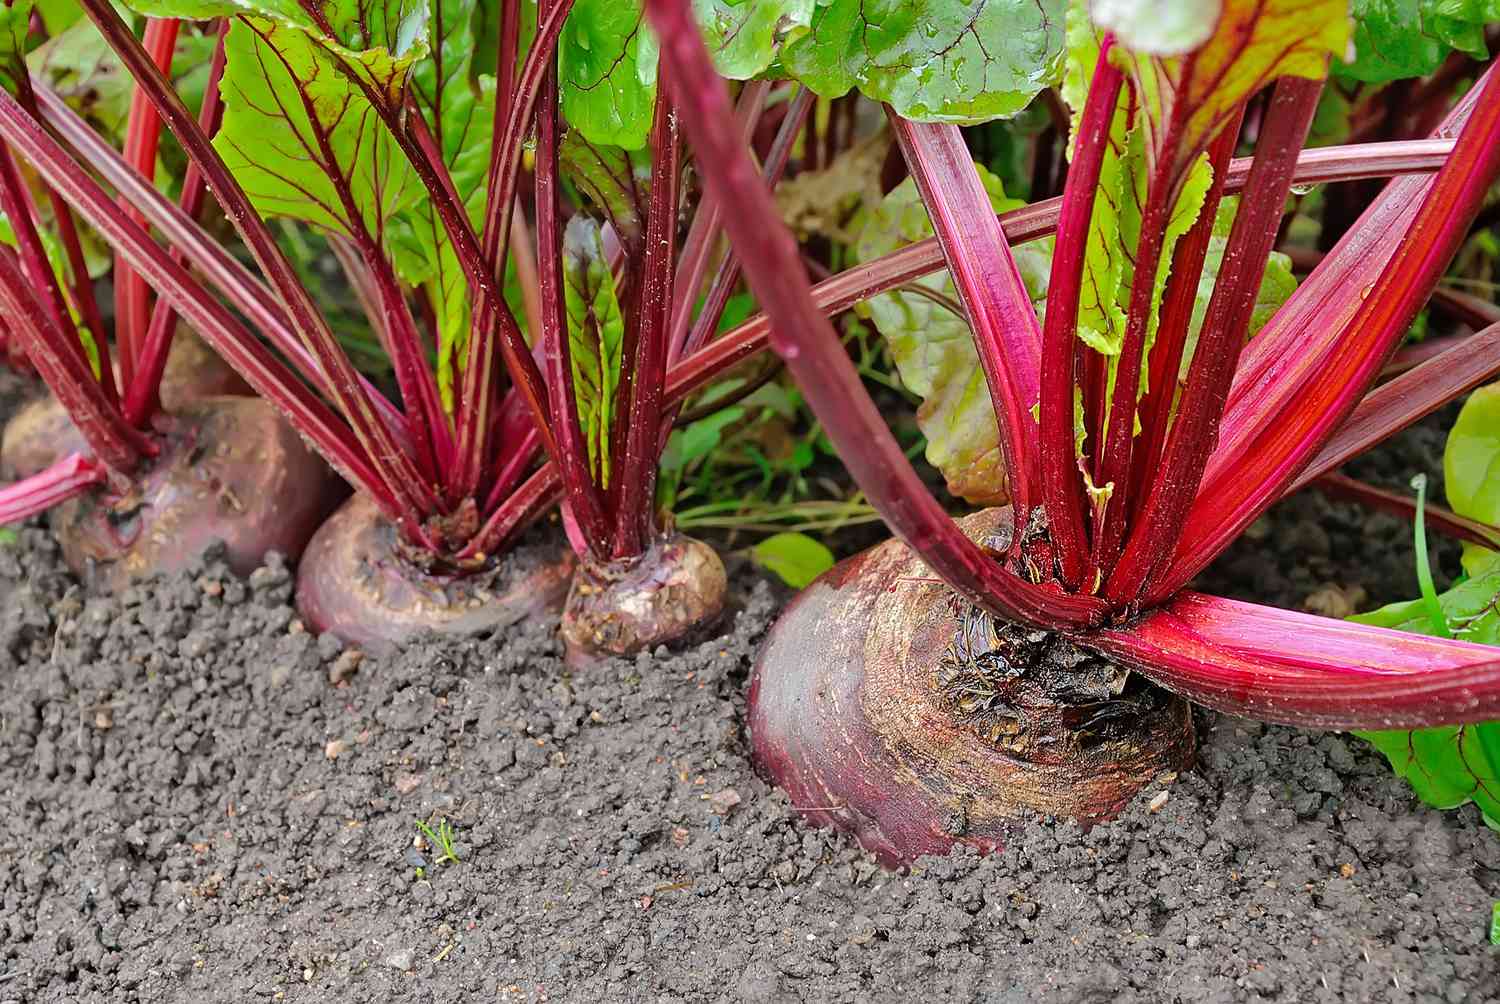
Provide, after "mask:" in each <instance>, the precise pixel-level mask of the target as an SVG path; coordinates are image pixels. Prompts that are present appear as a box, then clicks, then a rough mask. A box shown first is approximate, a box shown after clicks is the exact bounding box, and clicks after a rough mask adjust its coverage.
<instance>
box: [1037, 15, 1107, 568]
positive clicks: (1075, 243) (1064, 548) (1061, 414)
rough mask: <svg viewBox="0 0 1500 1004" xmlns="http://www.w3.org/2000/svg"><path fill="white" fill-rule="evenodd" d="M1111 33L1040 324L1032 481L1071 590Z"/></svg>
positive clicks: (1082, 128) (1081, 536)
mask: <svg viewBox="0 0 1500 1004" xmlns="http://www.w3.org/2000/svg"><path fill="white" fill-rule="evenodd" d="M1113 47H1114V37H1113V36H1112V35H1107V36H1105V38H1104V41H1103V42H1102V43H1101V45H1100V47H1099V59H1098V61H1097V63H1096V64H1095V68H1094V77H1093V80H1092V81H1091V82H1090V84H1089V93H1088V99H1087V101H1086V102H1085V103H1084V106H1083V115H1082V117H1081V119H1080V120H1079V126H1078V144H1077V147H1076V149H1075V150H1074V153H1073V166H1072V168H1071V169H1070V170H1069V171H1068V175H1067V182H1066V185H1065V187H1064V189H1063V196H1062V209H1061V212H1060V213H1059V216H1058V223H1057V245H1056V248H1055V250H1054V251H1053V255H1052V275H1051V277H1050V280H1049V281H1048V283H1047V316H1046V319H1045V321H1044V322H1043V325H1042V361H1041V367H1042V368H1041V383H1040V390H1039V392H1040V395H1041V414H1040V416H1039V417H1040V420H1041V430H1040V433H1039V450H1038V456H1039V459H1040V465H1041V477H1040V478H1039V486H1040V491H1041V496H1042V503H1043V505H1045V506H1046V509H1047V528H1048V530H1049V532H1050V534H1051V537H1052V543H1053V545H1054V546H1055V547H1056V548H1057V558H1058V562H1059V564H1060V565H1061V568H1062V578H1063V582H1064V584H1066V585H1067V587H1068V588H1069V589H1072V590H1077V589H1078V587H1079V586H1080V585H1081V584H1082V583H1083V579H1084V573H1085V569H1086V566H1087V564H1088V560H1089V542H1088V537H1087V530H1086V528H1085V523H1084V515H1083V513H1084V509H1083V494H1084V489H1083V478H1082V477H1081V475H1080V472H1079V469H1078V456H1077V450H1076V446H1075V442H1074V437H1073V411H1074V403H1073V388H1074V386H1075V385H1076V372H1075V365H1074V363H1075V357H1076V355H1077V351H1078V349H1077V346H1078V302H1079V294H1080V293H1081V291H1082V289H1083V266H1084V258H1085V257H1086V252H1087V248H1088V236H1089V220H1090V219H1091V218H1092V217H1093V212H1094V195H1095V193H1096V192H1097V190H1098V188H1099V172H1100V170H1101V168H1102V167H1103V165H1104V155H1105V154H1106V153H1107V152H1108V149H1109V126H1110V122H1111V120H1112V119H1113V118H1114V115H1115V109H1116V107H1117V106H1118V104H1119V101H1120V90H1121V88H1122V87H1123V86H1124V82H1125V77H1124V74H1122V73H1121V72H1120V71H1119V69H1117V68H1116V67H1115V66H1114V65H1113V64H1112V63H1111V62H1110V61H1109V52H1110V49H1112V48H1113Z"/></svg>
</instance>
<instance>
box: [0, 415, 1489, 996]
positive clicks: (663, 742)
mask: <svg viewBox="0 0 1500 1004" xmlns="http://www.w3.org/2000/svg"><path fill="white" fill-rule="evenodd" d="M1439 428H1440V426H1438V427H1434V426H1428V427H1424V428H1418V429H1416V430H1413V431H1412V432H1410V433H1408V434H1407V435H1406V436H1405V437H1403V438H1402V439H1401V440H1399V441H1398V442H1397V443H1396V444H1394V445H1393V446H1392V447H1389V448H1387V449H1386V450H1385V451H1384V452H1383V453H1382V454H1381V455H1380V456H1378V457H1377V458H1375V459H1374V460H1372V461H1365V462H1364V465H1363V467H1362V468H1361V470H1360V472H1359V473H1361V474H1362V475H1364V476H1367V477H1371V478H1372V479H1374V478H1379V479H1382V480H1385V481H1387V482H1388V483H1394V484H1400V483H1402V481H1404V479H1405V478H1407V477H1409V476H1410V475H1411V474H1412V473H1415V471H1416V470H1421V469H1425V470H1427V471H1428V473H1429V474H1431V475H1440V473H1441V471H1440V464H1439V462H1438V458H1439V456H1440V449H1441V441H1442V440H1441V432H1440V431H1439ZM1409 533H1410V531H1409V528H1408V527H1406V526H1405V525H1403V524H1401V523H1399V522H1397V521H1396V520H1394V519H1391V518H1389V517H1385V516H1378V515H1376V516H1371V515H1368V514H1366V513H1363V512H1361V511H1359V510H1357V509H1354V508H1353V507H1350V506H1347V505H1343V504H1331V503H1328V502H1326V501H1324V500H1323V499H1322V498H1320V497H1318V496H1316V495H1314V494H1305V495H1303V496H1300V497H1298V498H1296V499H1293V500H1291V501H1289V502H1287V503H1284V504H1282V505H1281V506H1280V507H1278V508H1277V509H1276V510H1274V511H1273V513H1272V514H1271V515H1270V516H1268V517H1267V518H1266V519H1265V520H1263V521H1262V522H1261V523H1260V524H1258V525H1257V527H1256V528H1255V530H1254V532H1253V533H1252V535H1251V539H1247V540H1242V541H1241V542H1240V543H1239V544H1238V545H1236V547H1235V549H1233V550H1232V551H1231V552H1229V553H1228V554H1227V555H1226V556H1225V557H1224V558H1223V559H1222V560H1221V561H1220V563H1219V564H1218V565H1217V566H1216V568H1215V570H1214V572H1213V573H1211V576H1212V578H1213V583H1212V585H1213V588H1214V589H1215V590H1217V591H1219V592H1221V593H1231V594H1237V595H1241V596H1246V597H1253V598H1257V599H1260V600H1263V601H1268V602H1275V603H1282V604H1289V605H1300V604H1301V603H1302V602H1303V601H1304V600H1305V599H1306V597H1307V596H1308V595H1309V594H1311V593H1313V592H1316V591H1318V590H1320V589H1324V588H1325V587H1327V586H1329V585H1336V586H1339V587H1343V588H1344V589H1346V590H1347V589H1350V588H1352V587H1356V586H1357V587H1360V588H1362V589H1364V590H1365V592H1366V594H1367V595H1366V599H1365V600H1364V602H1363V606H1364V607H1366V608H1368V607H1369V606H1371V605H1374V604H1376V603H1379V602H1385V601H1388V600H1392V599H1399V598H1406V597H1410V596H1412V595H1415V590H1416V586H1415V579H1414V577H1413V575H1412V572H1411V569H1412V567H1413V566H1412V558H1411V552H1410V543H1409ZM1371 542H1374V544H1372V543H1371ZM1371 546H1378V547H1379V548H1380V552H1381V553H1379V554H1378V555H1376V556H1373V557H1372V556H1370V555H1368V554H1366V553H1363V551H1362V550H1360V549H1362V548H1367V547H1371ZM1455 553H1456V552H1455V550H1454V549H1451V548H1448V547H1444V548H1440V549H1438V551H1437V554H1438V555H1439V558H1440V560H1442V561H1443V562H1444V563H1445V564H1446V566H1447V567H1448V568H1449V569H1450V570H1451V569H1453V568H1454V567H1455V565H1456V561H1455V558H1454V555H1455ZM730 574H731V588H732V592H733V612H732V614H731V615H730V622H729V623H728V625H727V627H726V630H725V633H724V634H723V635H722V636H721V637H718V638H716V639H714V640H711V641H708V642H705V643H704V644H701V645H699V646H697V647H695V648H691V649H689V650H687V651H684V652H681V653H677V654H671V655H668V654H665V653H659V654H658V655H656V656H655V657H648V656H641V657H639V658H637V659H635V660H632V661H615V662H611V663H606V664H603V665H601V666H598V667H597V668H594V669H590V670H585V671H570V670H569V669H568V668H567V667H566V666H565V665H564V663H563V661H562V658H561V649H560V646H559V643H558V642H557V640H556V638H555V635H554V627H555V625H553V624H550V623H534V624H529V625H524V626H521V627H518V628H516V629H514V630H512V631H509V632H508V633H506V634H504V635H501V636H497V637H492V638H477V639H473V640H466V641H447V642H434V643H424V644H417V645H413V646H410V647H408V648H407V649H405V650H404V651H401V652H399V653H398V654H396V655H394V656H392V657H389V658H381V659H377V658H368V659H364V660H363V661H359V662H357V665H356V661H357V660H356V657H354V656H352V655H349V654H347V653H344V652H341V651H340V647H339V646H338V645H337V644H336V643H334V642H333V641H332V639H318V638H315V637H312V636H310V635H309V634H308V633H307V632H306V631H305V630H303V629H302V627H301V624H300V622H298V621H297V619H296V616H295V613H294V611H293V609H292V607H291V605H290V603H289V596H290V591H291V581H292V580H291V576H290V574H289V571H288V570H287V569H286V568H284V567H281V566H278V565H272V566H270V567H268V568H265V569H262V570H260V571H258V572H256V573H255V574H254V575H253V576H251V577H250V579H249V580H248V581H242V580H238V579H236V578H235V577H233V576H232V575H230V574H229V573H228V572H227V571H226V570H225V569H224V568H223V566H222V565H221V564H219V563H217V562H215V561H213V560H212V559H211V558H210V559H206V560H205V561H204V562H203V563H202V564H201V566H200V567H197V568H194V569H191V570H190V571H188V572H187V573H184V574H179V575H176V576H173V577H171V578H167V579H158V580H153V581H148V582H145V583H143V584H141V585H139V586H137V587H134V588H132V589H129V590H127V591H125V592H124V593H122V594H120V595H118V596H114V597H90V596H87V595H84V594H83V592H82V591H81V590H80V589H79V588H78V587H77V585H76V584H75V582H74V580H73V579H72V577H71V576H70V575H69V574H68V573H67V572H66V570H64V569H63V567H62V565H61V562H60V560H59V558H58V555H57V550H56V547H55V545H54V544H53V543H52V541H51V539H50V537H49V536H48V535H47V534H46V533H45V532H44V531H43V530H41V529H38V528H35V527H29V528H26V529H23V530H21V531H20V533H19V535H18V538H17V539H16V540H15V541H14V542H13V543H11V544H9V545H7V546H5V547H4V548H0V660H3V662H0V792H3V805H4V811H3V812H0V1002H9V1001H25V1002H27V1004H32V1002H37V1004H44V1002H61V1001H69V1002H79V1004H86V1002H105V1001H108V1002H133V1001H140V1002H145V1001H150V1002H194V1004H198V1002H207V1001H234V1002H247V1001H260V1000H264V1001H280V1000H285V1001H309V1002H328V1004H339V1002H355V1001H357V1002H361V1004H366V1002H369V1004H374V1002H384V1001H402V1002H405V1001H415V1000H434V1001H456V1000H475V1001H478V1000H486V1001H488V1000H499V1001H507V1000H509V1001H541V1000H550V1001H585V1002H597V1001H609V1002H615V1001H620V1002H633V1001H652V1002H656V1001H770V1002H780V1001H809V1002H811V1001H819V1002H821V1001H898V1000H900V1001H904V1000H912V999H916V998H915V996H914V995H916V994H917V993H918V992H919V991H920V992H922V993H923V994H924V995H930V998H931V999H939V1000H952V1001H986V1002H999V1001H1029V1000H1038V999H1045V1000H1079V1001H1088V1000H1099V1001H1130V1000H1141V1001H1171V1000H1191V1001H1194V1002H1207V1001H1221V1000H1222V1001H1234V1000H1262V999H1265V1000H1285V1001H1316V1000H1362V1001H1379V1000H1402V1001H1404V1000H1412V999H1442V1000H1449V1001H1476V1002H1477V1001H1494V1000H1500V955H1497V950H1495V949H1492V948H1491V947H1490V946H1489V940H1488V926H1489V915H1490V910H1491V904H1492V903H1493V902H1494V901H1495V899H1496V898H1500V837H1497V835H1496V834H1494V833H1492V832H1490V831H1489V830H1487V829H1485V828H1484V826H1483V825H1482V823H1481V821H1480V819H1479V815H1478V813H1477V812H1476V811H1474V810H1473V809H1472V807H1466V808H1463V809H1460V810H1458V811H1455V812H1447V813H1442V812H1435V811H1432V810H1429V809H1425V808H1422V807H1420V806H1419V805H1418V804H1417V802H1416V800H1415V799H1414V798H1413V796H1412V795H1411V794H1410V792H1409V790H1408V789H1407V788H1406V787H1405V785H1404V784H1403V783H1402V782H1400V781H1398V780H1396V779H1395V778H1394V777H1392V775H1391V773H1390V771H1389V769H1388V768H1387V767H1386V766H1385V764H1384V761H1383V760H1382V759H1381V758H1380V756H1379V755H1378V754H1376V753H1375V752H1374V751H1373V750H1372V749H1371V748H1369V747H1367V746H1366V745H1365V744H1364V743H1362V742H1361V741H1359V740H1356V739H1353V738H1351V737H1345V736H1338V735H1327V734H1318V733H1310V732H1302V731H1298V730H1295V729H1286V728H1276V727H1267V726H1262V725H1259V724H1255V723H1250V722H1245V721H1241V720H1237V719H1231V718H1225V717H1219V716H1215V715H1212V714H1203V715H1202V716H1201V717H1200V720H1199V723H1200V741H1201V744H1202V752H1201V757H1200V761H1199V765H1198V767H1197V768H1196V769H1194V770H1193V771H1191V772H1189V773H1186V774H1184V775H1183V776H1181V777H1179V778H1177V779H1176V781H1175V782H1174V783H1170V784H1167V785H1155V786H1153V787H1151V788H1150V789H1148V790H1147V791H1146V792H1144V793H1143V794H1142V796H1141V797H1140V798H1138V799H1137V800H1136V802H1135V803H1134V804H1133V805H1132V806H1131V807H1130V809H1129V810H1128V811H1127V812H1126V814H1125V815H1124V816H1123V818H1122V819H1120V820H1119V821H1118V822H1116V823H1113V824H1110V825H1103V826H1098V827H1095V828H1094V829H1093V830H1091V831H1090V832H1087V833H1085V832H1082V831H1081V830H1080V829H1079V828H1078V827H1077V826H1076V825H1074V824H1072V823H1066V822H1059V821H1055V820H1050V819H1036V820H1033V821H1031V822H1029V823H1028V824H1027V825H1026V826H1025V828H1024V831H1023V832H1021V833H1020V834H1019V835H1018V837H1017V839H1016V840H1015V841H1014V842H1013V844H1012V845H1011V846H1010V847H1009V848H1008V849H1007V850H1006V851H1005V852H1004V853H1000V854H996V855H993V856H991V857H989V858H984V859H981V858H978V857H974V856H970V855H963V854H955V855H954V856H952V857H950V858H947V859H925V860H923V861H922V862H920V863H919V864H918V865H917V867H915V868H914V869H913V870H912V872H911V874H909V875H897V874H892V873H889V872H886V871H883V870H881V869H880V868H879V867H877V866H876V865H875V864H874V863H873V862H872V860H871V859H870V858H869V857H868V856H867V855H864V854H862V853H861V852H860V851H859V850H858V849H857V848H856V847H853V846H852V845H851V844H850V843H849V842H848V841H847V840H845V839H842V838H838V837H834V836H832V835H831V834H829V833H827V832H817V831H813V830H810V829H808V828H807V827H805V826H804V825H803V824H801V823H800V822H799V821H798V819H797V816H796V813H795V812H793V811H792V809H791V808H790V807H789V806H788V805H787V803H786V800H785V798H784V797H783V796H781V795H780V794H778V793H776V792H774V791H772V790H770V789H768V788H767V786H766V785H765V784H764V783H763V782H762V781H760V780H759V779H758V778H757V777H756V776H755V773H754V771H753V770H752V768H751V766H750V764H749V762H748V760H747V757H746V751H747V743H746V739H745V735H744V733H743V729H742V722H743V721H744V710H745V709H744V699H745V686H746V678H747V674H748V671H749V667H750V664H751V659H752V657H753V655H754V653H755V650H756V647H757V645H758V643H759V642H760V640H761V638H762V636H763V635H764V633H765V631H766V629H767V627H768V626H769V624H770V623H771V621H772V619H773V618H774V616H775V614H776V612H777V610H778V609H779V607H780V606H781V604H782V603H783V602H784V601H785V600H786V598H787V593H786V591H785V590H784V589H783V588H781V587H779V586H778V585H776V584H774V583H772V582H770V581H768V580H766V579H765V578H764V577H763V576H762V575H761V574H760V573H759V572H758V571H756V570H755V569H753V568H752V567H749V566H748V565H746V564H744V563H743V562H737V561H732V562H731V568H730ZM331 680H333V681H336V682H330V681H331ZM438 819H447V820H450V821H451V823H452V825H453V827H454V829H455V832H456V838H457V847H456V852H457V855H458V858H459V860H458V862H457V863H445V864H439V863H437V861H436V860H435V858H436V854H435V853H434V851H433V849H431V848H420V847H417V846H414V838H416V837H417V836H418V829H417V826H416V821H417V820H423V821H431V822H435V821H436V820H438Z"/></svg>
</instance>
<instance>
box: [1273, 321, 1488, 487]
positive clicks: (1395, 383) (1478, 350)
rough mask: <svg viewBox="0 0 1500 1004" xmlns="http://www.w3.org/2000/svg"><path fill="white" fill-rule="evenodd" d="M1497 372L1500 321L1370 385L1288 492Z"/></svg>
mask: <svg viewBox="0 0 1500 1004" xmlns="http://www.w3.org/2000/svg"><path fill="white" fill-rule="evenodd" d="M1497 373H1500V323H1496V324H1491V325H1490V326H1489V327H1487V328H1485V329H1484V330H1483V331H1480V332H1477V333H1475V334H1473V335H1470V336H1469V337H1468V338H1465V339H1463V340H1462V341H1460V342H1459V343H1458V344H1456V345H1453V346H1452V347H1450V348H1448V349H1447V350H1446V351H1444V352H1443V353H1442V354H1440V355H1438V356H1436V357H1434V358H1432V359H1429V360H1427V361H1426V362H1424V363H1422V364H1421V365H1419V366H1416V367H1413V368H1412V369H1410V370H1408V371H1406V372H1405V373H1402V374H1401V375H1400V376H1397V377H1395V378H1393V379H1391V380H1388V381H1386V382H1385V383H1383V384H1381V385H1380V386H1379V387H1376V388H1375V389H1374V390H1372V391H1371V392H1370V393H1369V394H1368V395H1366V396H1365V398H1364V399H1363V400H1362V401H1360V402H1359V404H1358V405H1356V406H1355V408H1354V411H1353V412H1351V413H1350V415H1349V418H1348V419H1347V420H1346V421H1345V422H1344V423H1343V424H1342V425H1340V426H1339V427H1338V431H1337V432H1335V433H1334V434H1333V435H1332V436H1331V437H1329V439H1328V442H1326V443H1324V444H1323V447H1322V449H1320V450H1318V452H1317V454H1316V455H1315V456H1314V457H1313V458H1312V460H1310V461H1309V462H1308V464H1307V466H1306V467H1305V468H1303V470H1302V472H1301V473H1300V474H1298V475H1297V477H1296V479H1295V480H1293V481H1292V483H1291V485H1290V486H1289V487H1288V488H1287V491H1288V492H1289V493H1290V492H1294V491H1296V490H1297V489H1298V488H1301V487H1302V486H1303V485H1305V484H1307V483H1308V482H1309V481H1312V480H1313V479H1314V478H1317V477H1319V476H1321V475H1322V474H1324V473H1325V472H1327V471H1331V470H1333V469H1334V468H1336V467H1338V466H1339V465H1341V464H1343V463H1344V462H1345V461H1347V460H1349V459H1351V458H1353V457H1356V456H1358V455H1359V454H1361V453H1363V452H1364V451H1365V450H1368V449H1369V448H1370V447H1372V446H1374V445H1375V444H1376V443H1379V442H1381V441H1382V440H1384V439H1385V438H1386V437H1388V436H1390V435H1392V434H1394V433H1396V432H1399V431H1400V430H1402V429H1404V428H1406V427H1407V426H1409V425H1411V424H1412V423H1413V422H1416V421H1418V420H1419V419H1421V418H1423V417H1424V416H1426V415H1430V414H1432V413H1433V412H1434V411H1437V410H1438V409H1439V408H1441V407H1442V406H1443V405H1445V404H1447V403H1448V402H1449V401H1453V400H1456V399H1457V398H1459V397H1461V396H1463V395H1464V394H1467V393H1468V392H1469V391H1471V390H1473V389H1474V388H1475V387H1478V386H1479V385H1480V384H1482V383H1485V382H1486V381H1488V380H1490V379H1492V378H1493V377H1494V376H1495V375H1496V374H1497Z"/></svg>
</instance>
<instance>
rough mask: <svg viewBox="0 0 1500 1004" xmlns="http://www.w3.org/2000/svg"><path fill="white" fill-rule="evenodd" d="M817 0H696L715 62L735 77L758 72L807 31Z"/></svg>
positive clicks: (696, 7) (746, 78)
mask: <svg viewBox="0 0 1500 1004" xmlns="http://www.w3.org/2000/svg"><path fill="white" fill-rule="evenodd" d="M815 6H816V3H815V0H693V13H694V14H696V15H697V17H698V25H699V27H700V28H701V29H702V30H703V41H704V43H705V44H706V45H707V46H708V51H709V52H710V53H711V54H712V55H713V57H714V66H715V68H716V69H718V71H719V72H720V73H721V74H723V75H724V76H726V77H729V78H730V79H732V80H749V79H750V78H751V77H755V76H759V75H760V74H761V73H763V72H765V70H766V68H767V67H769V66H770V65H771V63H772V62H773V61H775V59H776V56H777V53H778V52H779V51H780V49H781V47H782V46H783V45H786V44H788V43H790V42H793V41H795V40H796V39H798V38H800V37H801V36H802V35H804V34H806V33H807V29H808V26H809V25H810V24H811V23H812V17H813V9H814V7H815Z"/></svg>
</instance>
